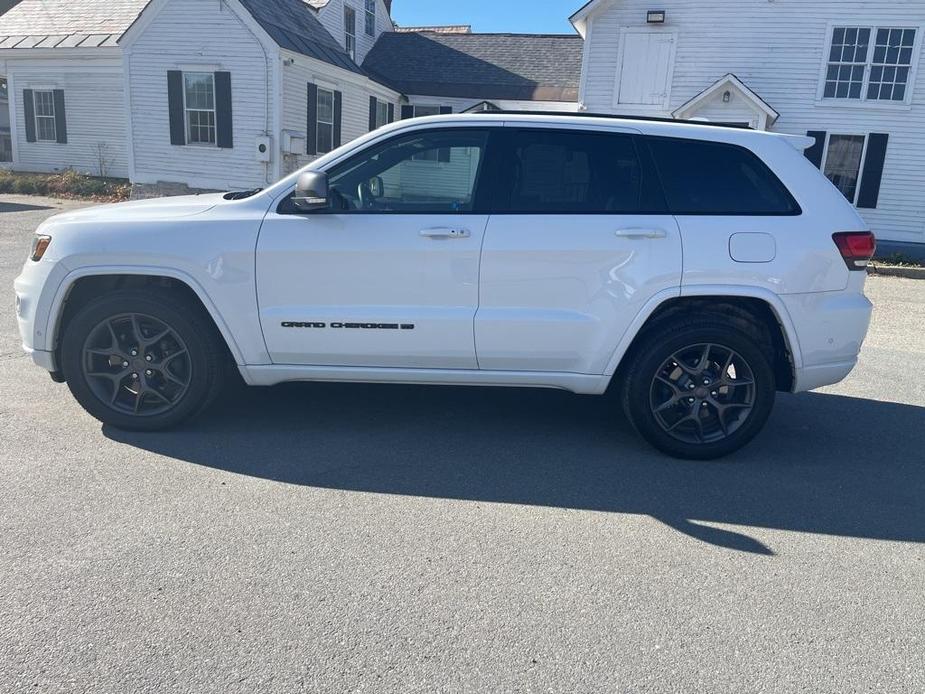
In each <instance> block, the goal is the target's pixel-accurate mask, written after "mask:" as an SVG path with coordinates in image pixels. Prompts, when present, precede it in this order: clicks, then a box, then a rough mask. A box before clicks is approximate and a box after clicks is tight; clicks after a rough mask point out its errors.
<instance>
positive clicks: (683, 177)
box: [648, 137, 798, 215]
mask: <svg viewBox="0 0 925 694" xmlns="http://www.w3.org/2000/svg"><path fill="white" fill-rule="evenodd" d="M648 141H649V143H650V146H651V149H652V154H653V155H654V156H655V160H656V163H657V165H658V169H659V173H660V174H661V178H662V184H663V185H664V188H665V195H666V197H667V198H668V206H669V208H670V209H671V211H672V212H673V213H674V214H741V215H750V214H794V213H796V212H797V211H798V208H797V206H796V203H795V202H794V201H793V198H792V197H791V196H790V194H789V192H788V191H787V189H786V188H785V187H784V185H783V183H781V182H780V180H779V179H778V178H777V176H775V175H774V174H773V173H772V172H771V170H770V169H768V167H767V166H766V165H765V164H764V163H763V162H762V161H761V160H760V159H758V157H756V156H755V155H754V154H752V153H751V152H749V151H748V150H746V149H744V148H742V147H736V146H734V145H726V144H721V143H716V142H702V141H699V140H681V139H674V138H664V137H653V138H648Z"/></svg>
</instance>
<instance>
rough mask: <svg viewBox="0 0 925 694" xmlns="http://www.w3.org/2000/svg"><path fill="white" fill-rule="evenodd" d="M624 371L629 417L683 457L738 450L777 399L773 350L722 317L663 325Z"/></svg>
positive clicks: (660, 446) (650, 438)
mask: <svg viewBox="0 0 925 694" xmlns="http://www.w3.org/2000/svg"><path fill="white" fill-rule="evenodd" d="M623 373H624V374H625V376H624V381H623V383H622V403H623V409H624V412H625V413H626V416H627V418H628V419H629V420H630V422H631V423H632V424H633V426H634V427H635V429H636V430H637V431H638V432H639V433H640V434H641V435H642V437H643V438H644V439H645V440H646V441H648V442H649V443H650V444H651V445H653V446H654V447H655V448H657V449H659V450H660V451H662V452H664V453H667V454H668V455H671V456H674V457H677V458H686V459H692V460H710V459H714V458H720V457H723V456H725V455H729V454H730V453H733V452H734V451H737V450H738V449H740V448H741V447H742V446H744V445H745V444H747V443H748V442H749V441H751V440H752V439H753V438H754V437H755V436H756V435H757V434H758V432H759V431H761V428H762V427H763V426H764V424H765V422H766V421H767V418H768V415H770V413H771V409H772V407H773V405H774V396H775V391H776V386H775V382H774V371H773V369H772V368H771V365H770V362H769V359H768V356H767V354H766V349H765V348H764V347H762V345H761V344H760V343H759V341H758V340H756V339H755V338H754V337H752V336H751V335H749V334H748V333H746V332H744V331H742V330H740V329H738V328H735V327H732V326H730V325H726V324H723V323H719V322H717V321H716V319H715V318H705V319H703V320H692V321H689V322H685V323H683V324H671V323H669V324H664V325H662V326H660V327H659V328H656V329H655V330H653V331H652V332H651V333H649V334H648V335H646V336H644V338H643V339H642V340H641V342H640V344H638V345H635V346H634V349H633V351H632V353H631V354H630V355H629V363H628V364H627V365H626V368H625V369H623Z"/></svg>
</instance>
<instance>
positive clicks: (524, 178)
mask: <svg viewBox="0 0 925 694" xmlns="http://www.w3.org/2000/svg"><path fill="white" fill-rule="evenodd" d="M500 178H501V180H502V181H511V182H512V185H511V195H510V201H509V205H508V208H507V211H509V212H514V213H522V214H531V213H537V212H541V213H548V214H582V213H585V214H587V213H602V214H606V213H611V214H617V213H621V212H622V213H630V212H643V211H648V210H645V209H643V208H644V207H647V205H644V204H643V202H642V170H641V167H640V164H639V159H638V156H637V154H636V147H635V145H634V144H633V139H632V137H629V136H625V135H615V134H607V133H600V134H597V133H595V134H589V133H578V132H574V133H573V132H554V131H543V130H522V131H519V132H514V133H512V134H511V152H510V159H509V160H508V161H505V162H504V164H503V165H502V171H501V175H500Z"/></svg>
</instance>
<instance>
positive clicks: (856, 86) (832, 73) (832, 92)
mask: <svg viewBox="0 0 925 694" xmlns="http://www.w3.org/2000/svg"><path fill="white" fill-rule="evenodd" d="M869 44H870V29H866V28H857V27H837V28H836V29H835V30H834V31H833V32H832V46H831V47H830V50H829V65H828V68H827V70H826V82H825V90H824V92H823V95H824V96H825V97H826V98H833V97H834V98H838V99H860V98H861V88H862V86H863V84H864V67H865V64H866V62H867V54H868V47H869Z"/></svg>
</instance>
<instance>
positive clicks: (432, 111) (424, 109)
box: [414, 106, 440, 118]
mask: <svg viewBox="0 0 925 694" xmlns="http://www.w3.org/2000/svg"><path fill="white" fill-rule="evenodd" d="M439 115H440V107H439V106H415V107H414V117H415V118H423V117H424V116H439Z"/></svg>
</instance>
